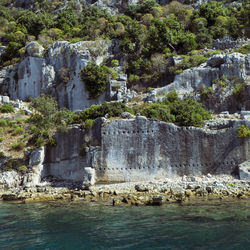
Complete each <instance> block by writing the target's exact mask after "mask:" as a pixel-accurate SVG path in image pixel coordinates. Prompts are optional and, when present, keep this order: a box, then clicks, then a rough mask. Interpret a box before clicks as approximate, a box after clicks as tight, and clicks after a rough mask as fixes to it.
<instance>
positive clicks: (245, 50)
mask: <svg viewBox="0 0 250 250" xmlns="http://www.w3.org/2000/svg"><path fill="white" fill-rule="evenodd" d="M234 51H235V52H239V53H241V54H246V55H247V54H249V53H250V44H247V45H244V46H242V47H241V48H239V49H236V50H234Z"/></svg>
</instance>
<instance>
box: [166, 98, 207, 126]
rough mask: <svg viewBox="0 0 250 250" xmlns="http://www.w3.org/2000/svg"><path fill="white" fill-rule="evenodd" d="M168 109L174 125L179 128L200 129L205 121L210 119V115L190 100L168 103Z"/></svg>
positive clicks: (198, 104)
mask: <svg viewBox="0 0 250 250" xmlns="http://www.w3.org/2000/svg"><path fill="white" fill-rule="evenodd" d="M169 107H170V112H171V114H172V115H174V116H175V123H177V124H178V125H180V126H194V127H201V126H203V124H204V121H205V120H207V119H211V113H210V112H209V111H207V110H206V109H204V108H203V107H202V105H201V104H200V103H198V102H197V101H195V100H194V99H192V98H186V99H184V100H180V99H179V100H176V101H174V102H170V103H169Z"/></svg>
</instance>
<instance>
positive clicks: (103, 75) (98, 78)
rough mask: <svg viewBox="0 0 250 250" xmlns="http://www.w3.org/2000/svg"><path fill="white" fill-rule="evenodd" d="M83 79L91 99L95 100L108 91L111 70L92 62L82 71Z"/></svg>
mask: <svg viewBox="0 0 250 250" xmlns="http://www.w3.org/2000/svg"><path fill="white" fill-rule="evenodd" d="M81 79H82V81H83V82H84V84H85V86H86V89H87V91H88V92H89V98H90V99H95V98H97V97H99V96H100V95H101V94H103V93H104V92H105V91H106V89H107V84H108V82H109V69H108V67H107V66H104V65H100V66H98V65H97V64H96V63H95V62H91V63H89V64H88V65H87V66H86V67H85V68H84V69H83V70H82V72H81Z"/></svg>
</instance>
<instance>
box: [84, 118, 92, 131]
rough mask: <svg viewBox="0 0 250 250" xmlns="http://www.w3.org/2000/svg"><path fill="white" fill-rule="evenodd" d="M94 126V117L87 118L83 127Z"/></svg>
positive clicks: (89, 127)
mask: <svg viewBox="0 0 250 250" xmlns="http://www.w3.org/2000/svg"><path fill="white" fill-rule="evenodd" d="M93 126H94V120H93V119H87V120H86V121H85V122H84V124H83V127H84V128H85V129H91V128H92V127H93Z"/></svg>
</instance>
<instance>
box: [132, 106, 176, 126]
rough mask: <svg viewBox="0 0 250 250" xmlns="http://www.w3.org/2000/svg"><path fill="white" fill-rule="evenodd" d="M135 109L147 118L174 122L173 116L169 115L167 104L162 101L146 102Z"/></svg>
mask: <svg viewBox="0 0 250 250" xmlns="http://www.w3.org/2000/svg"><path fill="white" fill-rule="evenodd" d="M136 111H137V112H138V113H140V114H141V115H143V116H146V117H148V118H153V119H155V120H159V121H165V122H174V116H173V115H171V113H170V108H169V106H168V105H165V104H162V103H154V104H146V105H144V106H143V107H139V109H136Z"/></svg>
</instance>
